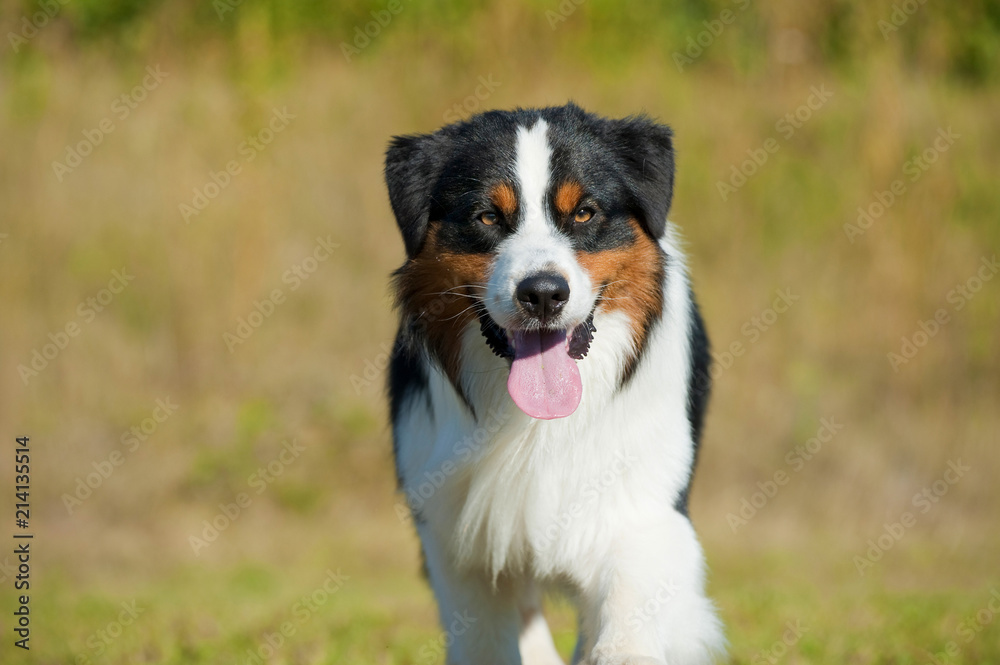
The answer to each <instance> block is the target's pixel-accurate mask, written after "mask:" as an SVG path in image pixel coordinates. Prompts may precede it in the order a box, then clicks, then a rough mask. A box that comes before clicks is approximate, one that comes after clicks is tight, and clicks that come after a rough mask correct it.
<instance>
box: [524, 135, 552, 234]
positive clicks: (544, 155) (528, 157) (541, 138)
mask: <svg viewBox="0 0 1000 665" xmlns="http://www.w3.org/2000/svg"><path fill="white" fill-rule="evenodd" d="M548 129H549V126H548V123H546V122H545V121H544V120H542V119H541V118H539V119H538V121H537V122H536V123H535V124H534V125H533V126H532V127H531V128H530V129H529V128H527V127H523V126H522V127H518V128H517V164H516V169H517V179H518V184H519V185H520V186H521V201H522V204H523V205H524V218H523V219H522V220H521V224H522V226H524V227H525V228H524V229H519V231H521V230H523V231H527V232H528V233H537V232H546V231H547V230H548V229H547V227H548V224H546V222H545V218H546V214H545V191H546V190H547V189H548V185H549V159H550V158H551V157H552V149H551V148H549V142H548V139H547V138H546V133H547V131H548Z"/></svg>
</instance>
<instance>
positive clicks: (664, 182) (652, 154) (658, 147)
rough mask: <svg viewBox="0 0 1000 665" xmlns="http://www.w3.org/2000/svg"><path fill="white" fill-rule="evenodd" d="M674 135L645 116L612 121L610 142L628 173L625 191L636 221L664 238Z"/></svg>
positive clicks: (670, 182)
mask: <svg viewBox="0 0 1000 665" xmlns="http://www.w3.org/2000/svg"><path fill="white" fill-rule="evenodd" d="M673 136H674V133H673V132H672V131H671V129H670V128H669V127H667V126H666V125H661V124H659V123H656V122H653V121H652V120H651V119H649V118H648V117H646V116H633V117H630V118H625V119H624V120H614V121H612V124H611V131H610V132H609V139H610V140H611V141H612V144H613V148H614V149H615V151H616V152H617V154H619V155H620V156H621V158H622V159H623V160H624V161H625V165H626V166H627V167H628V170H629V181H628V188H629V192H630V195H631V198H632V201H631V203H632V207H633V209H634V210H635V211H636V212H637V213H638V214H639V215H640V217H641V219H640V220H639V222H640V223H641V224H642V225H643V228H645V229H646V232H647V233H649V235H651V236H652V237H653V238H660V237H662V236H663V233H664V231H666V228H667V213H668V212H670V203H671V201H672V200H673V196H674V142H673Z"/></svg>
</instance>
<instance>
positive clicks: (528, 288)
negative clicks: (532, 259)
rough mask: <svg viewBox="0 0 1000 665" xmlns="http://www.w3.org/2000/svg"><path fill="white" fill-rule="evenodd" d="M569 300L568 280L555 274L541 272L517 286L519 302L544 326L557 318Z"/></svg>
mask: <svg viewBox="0 0 1000 665" xmlns="http://www.w3.org/2000/svg"><path fill="white" fill-rule="evenodd" d="M567 300H569V284H568V283H567V282H566V278H565V277H563V276H562V275H560V274H558V273H554V272H541V273H537V274H534V275H531V276H530V277H527V278H525V279H524V280H522V281H521V283H520V284H518V285H517V302H518V303H520V305H521V307H522V308H524V311H526V312H527V313H528V314H530V315H531V316H534V317H536V318H538V319H539V320H540V321H541V322H542V324H543V325H544V324H545V323H548V322H549V321H551V320H552V318H553V317H555V316H556V315H557V314H558V313H559V310H560V309H562V306H563V305H565V304H566V301H567Z"/></svg>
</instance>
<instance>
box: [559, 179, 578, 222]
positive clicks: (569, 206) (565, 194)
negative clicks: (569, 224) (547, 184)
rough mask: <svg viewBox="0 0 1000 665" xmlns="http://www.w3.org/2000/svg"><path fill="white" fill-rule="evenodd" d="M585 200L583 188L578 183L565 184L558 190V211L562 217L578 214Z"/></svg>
mask: <svg viewBox="0 0 1000 665" xmlns="http://www.w3.org/2000/svg"><path fill="white" fill-rule="evenodd" d="M582 198H583V187H582V186H581V185H580V183H578V182H572V181H571V182H564V183H563V184H561V185H559V187H558V188H557V189H556V210H558V211H559V216H560V217H569V216H570V215H572V214H573V213H574V212H576V207H577V206H578V205H580V199H582Z"/></svg>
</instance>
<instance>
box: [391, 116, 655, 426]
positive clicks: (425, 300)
mask: <svg viewBox="0 0 1000 665" xmlns="http://www.w3.org/2000/svg"><path fill="white" fill-rule="evenodd" d="M671 136H672V135H671V131H670V129H669V128H667V127H666V126H663V125H659V124H656V123H654V122H652V121H651V120H649V119H648V118H645V117H632V118H626V119H622V120H609V119H605V118H601V117H598V116H595V115H592V114H589V113H586V112H584V111H583V110H581V109H580V108H578V107H577V106H574V105H572V104H570V105H567V106H561V107H553V108H544V109H538V110H517V111H510V112H506V111H504V112H501V111H490V112H488V113H483V114H480V115H477V116H475V117H473V118H471V119H470V120H468V121H465V122H460V123H456V124H453V125H448V126H446V127H443V128H442V129H440V130H438V131H437V132H435V133H433V134H427V135H416V136H401V137H396V138H395V139H394V140H393V141H392V144H391V145H390V147H389V150H388V153H387V155H386V165H385V175H386V183H387V185H388V189H389V199H390V202H391V204H392V209H393V212H394V213H395V216H396V221H397V222H398V224H399V229H400V231H401V232H402V235H403V241H404V243H405V245H406V253H407V261H406V263H405V264H404V265H403V267H402V268H401V269H400V270H399V271H398V272H397V274H396V279H397V282H396V284H397V298H398V302H399V305H400V307H401V309H402V311H403V316H404V321H405V322H406V324H407V325H409V326H411V327H416V328H417V329H418V330H419V334H420V335H422V336H423V338H424V339H425V340H426V342H427V344H428V348H429V350H430V351H431V352H432V353H433V354H435V355H436V357H437V359H438V361H439V362H440V363H441V364H442V366H443V367H444V369H445V371H446V372H447V373H448V375H449V378H450V379H451V380H452V382H453V383H454V384H455V385H456V387H457V388H458V389H459V390H460V391H461V381H460V378H461V372H462V367H461V353H460V351H461V344H462V341H461V340H462V336H463V333H464V331H465V330H466V329H467V328H468V326H470V325H475V326H478V328H479V329H480V330H481V332H482V338H483V344H486V345H489V347H490V348H491V349H492V350H493V352H494V353H496V354H497V355H499V356H501V357H506V358H509V359H510V360H511V368H510V375H509V379H508V383H507V387H508V391H509V392H510V396H511V397H512V398H513V400H514V402H515V403H516V404H517V405H518V406H519V407H520V408H521V409H522V410H523V411H524V412H525V413H527V414H528V415H530V416H533V417H535V418H546V419H547V418H558V417H563V416H567V415H569V414H571V413H572V412H573V411H574V410H575V409H576V407H577V405H578V404H579V401H580V397H581V395H582V390H583V387H582V385H581V379H580V372H579V369H578V367H577V362H579V361H581V360H582V359H583V358H584V356H585V355H586V354H587V351H588V349H589V348H590V344H591V342H592V339H593V337H594V336H595V335H598V336H599V335H600V332H597V331H595V330H594V325H593V319H594V314H595V311H598V310H607V311H611V310H618V311H622V312H624V313H625V314H626V315H627V316H628V317H629V318H630V320H631V323H632V327H633V329H634V330H635V336H634V339H633V340H632V347H633V348H632V354H631V357H632V359H631V360H626V362H625V364H624V366H623V374H624V376H623V379H627V378H628V374H629V373H630V372H631V363H634V359H635V358H637V357H638V354H639V353H640V352H641V350H642V346H643V344H644V342H645V338H646V335H647V334H648V332H649V329H650V327H651V326H652V325H653V323H654V322H655V321H656V320H657V319H658V318H659V315H660V313H661V310H662V307H663V292H662V280H663V270H664V257H663V254H662V252H661V250H660V247H659V244H658V242H657V241H658V240H659V239H660V238H661V237H662V236H663V234H664V232H665V229H666V224H667V221H666V220H667V211H668V210H669V208H670V201H671V196H672V190H673V181H674V157H673V147H672V141H671ZM584 362H585V361H584Z"/></svg>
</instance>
